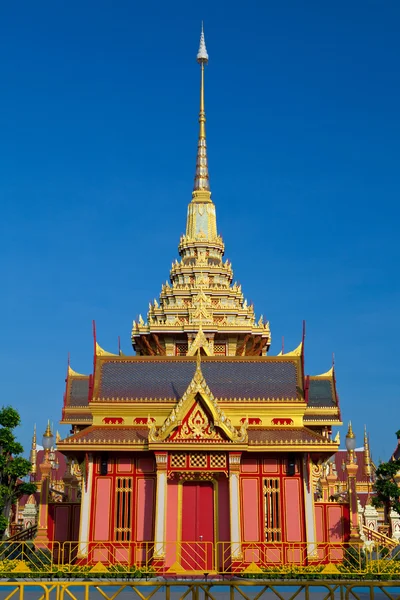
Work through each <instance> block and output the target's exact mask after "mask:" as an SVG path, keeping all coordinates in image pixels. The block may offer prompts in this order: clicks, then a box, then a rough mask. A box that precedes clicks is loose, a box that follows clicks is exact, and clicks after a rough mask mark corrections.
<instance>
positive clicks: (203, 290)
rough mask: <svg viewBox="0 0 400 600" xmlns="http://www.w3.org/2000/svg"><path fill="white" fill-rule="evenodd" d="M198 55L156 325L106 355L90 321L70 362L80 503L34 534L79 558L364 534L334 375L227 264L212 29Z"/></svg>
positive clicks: (187, 566)
mask: <svg viewBox="0 0 400 600" xmlns="http://www.w3.org/2000/svg"><path fill="white" fill-rule="evenodd" d="M197 62H198V63H199V66H200V112H199V135H198V142H197V161H196V171H195V178H194V186H193V191H192V198H191V201H190V203H189V207H188V211H187V221H186V233H185V235H183V236H182V237H181V239H180V241H179V245H178V253H179V260H175V261H174V262H173V263H172V267H171V271H170V276H169V281H167V282H166V283H164V284H163V285H162V287H161V293H160V295H159V299H158V300H154V301H153V302H152V303H150V305H149V309H148V313H147V319H146V320H145V319H143V317H142V316H140V317H139V319H138V320H137V321H134V322H133V327H132V334H131V339H132V345H133V349H134V352H135V354H134V355H132V356H127V355H124V354H122V352H118V353H115V354H114V353H111V352H108V351H106V350H104V349H103V348H102V347H101V346H100V345H99V343H98V342H97V339H96V332H95V331H94V366H93V372H92V373H88V374H80V373H78V372H76V371H74V370H73V369H72V368H71V367H70V366H68V373H67V379H66V391H65V396H64V406H63V411H62V421H61V422H62V423H64V424H68V425H70V427H71V435H70V437H67V438H66V439H63V440H59V441H58V443H57V448H58V452H61V453H63V455H64V456H65V457H66V461H67V465H77V466H78V467H79V468H78V471H79V473H80V477H81V480H80V481H81V486H80V493H79V495H76V494H75V496H74V497H73V498H72V497H71V494H70V492H69V491H68V489H69V487H70V485H71V478H72V475H71V474H69V475H68V477H69V480H68V482H67V484H66V489H65V492H64V494H65V498H64V499H63V502H61V504H60V506H59V507H57V508H58V510H59V509H60V507H63V504H65V505H66V506H68V505H71V506H72V505H74V503H75V504H76V503H79V505H80V516H79V517H76V519H77V520H76V527H75V529H73V528H71V526H69V529H68V532H67V533H66V532H65V531H64V532H63V531H62V526H61V525H60V524H58V525H57V523H54V522H53V521H54V519H56V517H54V514H55V513H54V514H53V513H52V514H53V516H51V515H50V517H48V518H50V521H52V524H50V522H49V521H45V519H46V517H45V515H44V513H43V515H44V516H43V520H42V522H39V530H38V539H39V540H44V541H46V539H50V538H51V539H58V540H60V541H65V540H67V539H71V538H70V537H68V536H71V535H75V538H74V540H73V541H76V543H77V555H78V557H80V559H82V560H83V559H85V557H86V559H87V560H92V561H93V562H95V563H96V562H97V561H103V562H109V561H112V560H113V557H114V558H115V556H116V555H118V560H120V561H126V562H132V563H133V562H135V563H137V564H140V562H141V561H151V564H152V565H153V567H154V568H157V566H160V565H162V568H163V569H164V572H182V571H190V570H193V571H197V570H198V571H202V572H203V571H205V570H206V571H210V572H211V571H212V570H213V569H214V570H218V571H222V572H223V571H224V569H227V565H228V564H229V565H237V570H240V569H246V568H247V567H248V566H249V565H259V564H263V565H265V564H276V563H279V564H285V563H286V562H289V561H290V562H293V561H295V562H298V563H299V564H305V562H307V561H312V560H313V559H316V557H317V558H318V559H321V555H320V554H318V553H316V547H317V544H324V543H325V544H328V543H334V542H336V543H343V542H345V541H346V540H347V539H349V536H353V537H355V538H357V535H358V531H359V530H358V524H357V515H356V512H357V508H354V498H353V500H352V499H351V497H350V496H349V497H347V498H344V499H343V498H340V494H339V495H338V494H336V496H335V491H337V486H338V476H337V474H335V472H334V469H333V465H334V463H333V462H332V457H333V456H334V455H335V453H336V452H337V451H338V449H339V436H338V435H336V437H334V438H333V436H332V427H333V426H339V425H341V424H342V423H341V414H340V407H339V399H338V394H337V391H336V379H335V372H334V368H333V367H332V368H331V369H329V370H328V371H327V372H326V373H323V374H320V375H307V374H306V373H305V362H304V332H303V338H302V340H301V341H300V340H299V342H300V343H299V345H298V347H297V348H296V349H294V350H293V351H291V352H280V353H279V354H278V355H276V356H270V355H269V354H268V351H269V348H270V344H271V332H270V326H269V322H268V321H267V320H265V319H264V318H263V317H262V316H256V314H255V309H254V306H253V305H252V304H249V303H248V302H247V301H246V299H245V296H244V294H243V290H242V288H241V286H240V285H238V284H237V283H235V282H234V279H233V269H232V265H231V263H230V262H229V260H224V253H225V246H224V242H223V239H222V237H221V235H220V233H219V231H218V227H217V218H216V207H215V204H214V202H213V200H212V197H211V188H210V179H209V171H208V158H207V144H206V127H205V125H206V113H205V70H206V65H207V63H208V54H207V50H206V45H205V40H204V33H203V31H202V33H201V38H200V47H199V50H198V54H197ZM348 435H349V439H351V435H352V434H351V432H349V434H348ZM351 457H352V455H351V452H350V460H349V457H348V456H347V458H346V469H347V470H348V475H349V477H350V478H351V477H355V475H354V473H355V472H356V470H357V465H356V464H355V461H352V460H351ZM327 465H328V466H327ZM329 465H330V466H329ZM349 465H350V466H349ZM46 468H47V467H46ZM45 473H46V471H45ZM75 475H77V471H76V473H75ZM75 475H74V477H75ZM78 479H79V478H78ZM75 480H77V478H76V477H75ZM43 502H46V498H45V497H43ZM352 502H353V504H352ZM53 512H54V511H53ZM49 514H50V512H49ZM71 514H72V513H71ZM74 514H75V513H74ZM62 519H64V520H65V519H66V513H65V512H64V514H63V517H62ZM70 519H72V520H74V519H75V517H70ZM354 519H355V521H354ZM60 522H61V517H60ZM50 530H51V532H52V533H51V535H50V533H49V531H50ZM56 531H58V532H59V533H58V534H56V533H54V532H56ZM72 531H75V533H74V534H72V533H71V532H72ZM132 547H134V548H135V550H134V551H133V550H132ZM317 555H318V556H317ZM340 556H341V555H339V554H336V558H338V557H339V558H340ZM332 560H334V556H333V555H329V556H328V555H327V561H332Z"/></svg>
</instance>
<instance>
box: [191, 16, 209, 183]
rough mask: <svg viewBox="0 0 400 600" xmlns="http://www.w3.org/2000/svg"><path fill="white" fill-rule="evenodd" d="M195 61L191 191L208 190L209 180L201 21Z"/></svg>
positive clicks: (203, 47) (204, 59)
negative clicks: (195, 128)
mask: <svg viewBox="0 0 400 600" xmlns="http://www.w3.org/2000/svg"><path fill="white" fill-rule="evenodd" d="M197 62H198V63H199V64H200V69H201V71H200V72H201V77H200V112H199V124H200V130H199V140H198V142H197V161H196V175H195V178H194V187H193V191H194V192H197V191H200V190H205V191H207V192H209V191H210V182H209V177H208V162H207V144H206V112H205V107H204V65H206V64H207V63H208V53H207V48H206V43H205V40H204V29H203V23H202V24H201V35H200V45H199V51H198V52H197Z"/></svg>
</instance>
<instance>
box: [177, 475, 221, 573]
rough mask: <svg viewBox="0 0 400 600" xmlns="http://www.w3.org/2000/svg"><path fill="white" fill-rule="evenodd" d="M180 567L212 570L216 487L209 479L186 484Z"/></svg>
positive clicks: (183, 498) (193, 569) (183, 499)
mask: <svg viewBox="0 0 400 600" xmlns="http://www.w3.org/2000/svg"><path fill="white" fill-rule="evenodd" d="M182 496H183V497H182V546H181V566H182V567H183V568H184V569H187V570H191V571H202V572H206V571H211V570H212V568H213V548H214V486H213V484H212V483H211V482H208V481H193V482H188V483H184V484H183V494H182Z"/></svg>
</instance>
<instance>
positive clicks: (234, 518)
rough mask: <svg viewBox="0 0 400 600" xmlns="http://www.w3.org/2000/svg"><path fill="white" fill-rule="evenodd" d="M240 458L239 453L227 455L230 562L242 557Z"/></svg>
mask: <svg viewBox="0 0 400 600" xmlns="http://www.w3.org/2000/svg"><path fill="white" fill-rule="evenodd" d="M240 456H241V455H240V453H231V454H229V510H230V524H231V557H232V560H235V559H236V560H239V559H241V557H242V544H241V541H242V540H241V535H240V495H239V494H240V493H239V473H240Z"/></svg>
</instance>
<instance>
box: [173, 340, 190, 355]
mask: <svg viewBox="0 0 400 600" xmlns="http://www.w3.org/2000/svg"><path fill="white" fill-rule="evenodd" d="M188 348H189V347H188V344H185V343H184V342H183V343H178V344H176V345H175V354H176V356H186V354H187V351H188Z"/></svg>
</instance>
